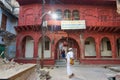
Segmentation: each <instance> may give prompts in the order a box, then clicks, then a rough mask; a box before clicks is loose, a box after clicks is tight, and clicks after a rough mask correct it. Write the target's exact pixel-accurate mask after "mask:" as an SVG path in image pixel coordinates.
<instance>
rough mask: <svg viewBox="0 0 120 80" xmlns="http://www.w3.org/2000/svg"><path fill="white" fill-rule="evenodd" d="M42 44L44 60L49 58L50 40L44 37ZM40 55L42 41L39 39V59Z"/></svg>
mask: <svg viewBox="0 0 120 80" xmlns="http://www.w3.org/2000/svg"><path fill="white" fill-rule="evenodd" d="M43 44H44V48H43V51H44V58H45V59H48V58H51V41H50V38H49V37H47V36H45V39H44V43H43ZM41 54H42V39H41V38H40V39H39V43H38V56H39V57H40V58H41Z"/></svg>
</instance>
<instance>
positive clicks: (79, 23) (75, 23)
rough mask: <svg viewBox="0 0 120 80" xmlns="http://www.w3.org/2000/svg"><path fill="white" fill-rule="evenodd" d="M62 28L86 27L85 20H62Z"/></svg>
mask: <svg viewBox="0 0 120 80" xmlns="http://www.w3.org/2000/svg"><path fill="white" fill-rule="evenodd" d="M61 29H63V30H70V29H86V25H85V20H65V21H61Z"/></svg>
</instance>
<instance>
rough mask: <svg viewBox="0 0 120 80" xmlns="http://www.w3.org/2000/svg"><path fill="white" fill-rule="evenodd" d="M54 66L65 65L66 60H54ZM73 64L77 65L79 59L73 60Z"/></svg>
mask: <svg viewBox="0 0 120 80" xmlns="http://www.w3.org/2000/svg"><path fill="white" fill-rule="evenodd" d="M55 66H58V67H64V66H66V60H65V59H60V60H56V63H55ZM74 66H79V61H77V60H75V61H74Z"/></svg>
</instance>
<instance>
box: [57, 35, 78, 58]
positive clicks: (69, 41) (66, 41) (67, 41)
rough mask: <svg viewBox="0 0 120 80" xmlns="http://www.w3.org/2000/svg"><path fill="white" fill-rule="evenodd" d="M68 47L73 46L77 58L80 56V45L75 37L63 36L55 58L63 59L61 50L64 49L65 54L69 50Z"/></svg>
mask: <svg viewBox="0 0 120 80" xmlns="http://www.w3.org/2000/svg"><path fill="white" fill-rule="evenodd" d="M68 48H73V51H74V57H75V60H79V58H80V50H79V45H78V43H77V42H76V40H74V39H73V38H67V37H62V38H61V39H60V40H59V41H58V42H57V44H56V50H55V51H56V52H55V59H56V60H59V59H62V57H61V51H62V50H63V49H64V50H65V54H67V52H68Z"/></svg>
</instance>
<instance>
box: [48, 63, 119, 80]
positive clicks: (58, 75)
mask: <svg viewBox="0 0 120 80" xmlns="http://www.w3.org/2000/svg"><path fill="white" fill-rule="evenodd" d="M112 67H113V66H112ZM117 67H119V65H118V66H117ZM73 72H74V73H75V76H74V77H73V78H71V79H69V78H68V76H67V73H66V66H62V67H54V69H52V70H51V71H50V75H51V76H52V78H51V79H50V80H114V79H108V78H109V77H114V76H115V75H116V74H118V73H119V72H116V71H113V70H110V69H109V68H106V67H105V66H98V65H97V66H96V65H79V66H75V67H74V70H73ZM118 80H120V79H118Z"/></svg>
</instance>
